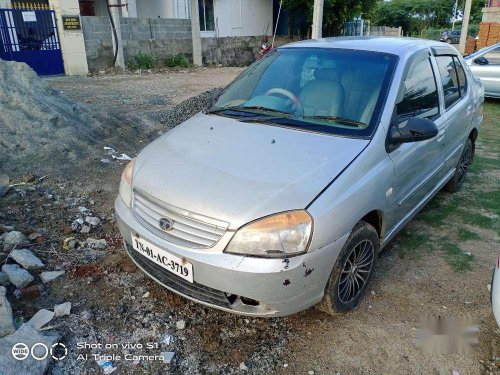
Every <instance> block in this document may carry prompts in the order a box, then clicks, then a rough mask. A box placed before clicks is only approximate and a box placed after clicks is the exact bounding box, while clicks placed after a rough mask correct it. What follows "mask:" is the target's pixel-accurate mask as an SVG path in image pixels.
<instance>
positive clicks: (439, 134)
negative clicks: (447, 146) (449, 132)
mask: <svg viewBox="0 0 500 375" xmlns="http://www.w3.org/2000/svg"><path fill="white" fill-rule="evenodd" d="M445 134H446V129H441V130H439V133H438V135H437V140H438V142H441V141H442V140H443V139H444V135H445Z"/></svg>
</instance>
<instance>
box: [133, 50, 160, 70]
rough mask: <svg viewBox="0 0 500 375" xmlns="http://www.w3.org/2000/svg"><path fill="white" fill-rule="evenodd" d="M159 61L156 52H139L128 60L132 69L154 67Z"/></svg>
mask: <svg viewBox="0 0 500 375" xmlns="http://www.w3.org/2000/svg"><path fill="white" fill-rule="evenodd" d="M157 63H158V58H157V57H156V55H155V54H154V53H142V52H139V53H138V54H137V55H135V56H134V57H132V59H131V60H130V61H129V62H128V68H129V69H130V70H137V69H144V70H146V69H153V68H155V67H156V65H157Z"/></svg>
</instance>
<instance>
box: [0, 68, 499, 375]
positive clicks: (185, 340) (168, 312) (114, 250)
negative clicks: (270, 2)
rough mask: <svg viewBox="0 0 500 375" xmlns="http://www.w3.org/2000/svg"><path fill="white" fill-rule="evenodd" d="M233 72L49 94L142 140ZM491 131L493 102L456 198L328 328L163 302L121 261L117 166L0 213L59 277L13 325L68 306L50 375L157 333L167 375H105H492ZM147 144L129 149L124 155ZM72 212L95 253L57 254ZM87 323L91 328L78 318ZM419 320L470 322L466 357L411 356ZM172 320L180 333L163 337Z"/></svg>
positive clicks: (425, 221) (421, 224) (122, 368)
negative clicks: (119, 121)
mask: <svg viewBox="0 0 500 375" xmlns="http://www.w3.org/2000/svg"><path fill="white" fill-rule="evenodd" d="M240 71H241V69H239V68H211V69H198V70H186V71H167V72H163V73H154V74H143V75H104V76H97V77H84V78H73V77H60V78H51V79H50V80H49V83H50V84H51V85H52V86H53V87H54V88H55V89H57V90H59V91H62V92H63V93H64V94H66V95H67V96H69V97H70V98H72V99H74V100H76V101H78V102H80V103H83V104H85V105H86V106H88V107H90V108H92V109H95V110H96V111H105V112H108V113H110V114H113V113H120V114H122V115H123V114H124V115H125V116H126V117H127V118H128V119H129V120H130V121H131V122H134V123H136V124H140V126H143V127H144V129H145V132H147V133H148V134H151V132H153V133H161V132H163V131H167V130H168V129H165V127H164V126H163V125H162V124H161V123H160V122H158V121H157V119H158V117H157V114H158V113H159V112H162V111H165V110H166V109H169V108H172V107H173V106H174V105H176V104H178V103H180V102H181V101H183V100H185V99H187V98H189V97H191V96H193V95H196V94H199V93H201V92H203V91H205V90H207V89H211V88H214V87H219V86H223V85H225V84H227V83H228V82H230V81H231V80H232V79H233V78H234V77H235V76H236V75H237V74H238V73H239V72H240ZM499 119H500V102H498V101H487V103H486V105H485V123H484V126H483V129H482V131H481V132H480V136H479V140H478V146H477V150H476V152H477V153H476V159H475V164H474V166H473V168H472V170H471V171H470V174H469V175H468V177H467V179H466V183H465V186H464V188H463V190H462V191H461V192H459V193H457V194H455V195H453V196H451V195H449V194H446V193H440V194H439V195H438V196H437V197H436V198H434V199H433V201H432V202H431V203H430V204H429V205H428V206H427V207H426V208H425V209H424V210H423V211H422V212H421V213H420V214H419V215H418V216H417V217H416V218H415V219H414V220H412V221H411V222H410V224H409V225H408V226H407V227H406V228H405V229H404V231H403V232H402V233H400V234H399V235H398V236H397V237H396V239H395V240H394V241H392V243H391V244H390V245H389V246H388V248H386V249H385V250H384V252H383V253H382V254H381V256H380V258H379V259H378V264H377V266H376V272H375V275H374V278H373V281H372V283H371V285H370V287H369V290H368V293H367V295H366V296H365V298H364V300H363V302H362V303H361V304H360V306H359V307H358V308H357V309H356V310H355V311H353V312H350V313H348V314H345V315H342V316H338V317H330V316H328V315H325V314H323V313H321V312H319V311H317V310H315V309H314V308H312V309H309V310H307V311H305V312H302V313H300V314H296V315H294V316H290V317H287V318H281V319H269V320H265V319H245V318H241V317H238V316H234V315H232V314H227V313H222V312H219V311H216V310H213V309H210V308H205V307H202V306H200V305H197V304H194V303H191V302H187V301H185V300H184V299H182V298H179V297H177V296H175V295H174V294H172V293H169V292H166V291H164V290H163V289H162V288H160V287H158V286H157V285H155V284H154V283H153V282H151V281H150V280H148V279H147V278H145V277H144V276H143V275H142V274H141V273H140V272H139V271H136V269H135V267H134V266H133V265H132V264H131V263H130V261H128V260H127V259H126V258H124V254H123V252H122V251H121V243H120V238H119V234H118V231H117V229H116V227H115V224H114V218H113V200H114V198H115V196H116V194H117V191H118V182H119V175H120V172H121V169H122V168H123V165H124V164H123V163H120V162H112V163H109V164H105V163H102V165H100V166H99V167H98V168H96V169H94V170H86V169H82V170H80V171H76V172H75V175H74V176H72V178H71V179H70V180H65V179H64V178H58V179H57V180H55V181H51V180H50V178H49V179H47V180H44V181H42V182H41V183H39V184H37V185H36V186H35V187H33V188H24V187H20V188H19V190H15V191H14V192H11V193H9V195H7V196H6V197H5V198H4V201H3V202H1V201H0V224H2V223H4V224H9V225H14V226H16V227H17V228H19V230H22V231H25V232H30V231H33V230H37V231H39V232H43V231H45V232H44V236H46V237H47V243H46V244H45V245H44V246H40V247H39V248H38V247H34V252H36V254H37V255H39V256H40V257H41V258H42V260H44V261H45V262H46V263H47V264H48V265H49V266H52V267H54V268H56V267H58V268H61V267H62V268H64V269H66V270H67V276H66V278H65V279H63V280H60V281H57V282H56V283H55V284H53V285H51V287H50V290H48V291H46V292H45V293H44V295H43V298H39V299H38V300H36V301H35V302H33V301H24V300H23V299H20V300H19V301H14V302H13V308H14V310H15V315H16V316H24V317H26V318H29V316H30V314H33V313H34V312H36V310H37V309H38V308H50V306H52V305H53V304H54V303H60V302H64V301H66V300H70V301H73V303H74V308H73V310H74V312H72V315H71V316H70V317H67V318H66V319H61V318H60V321H56V323H57V324H59V325H60V326H59V328H58V329H59V330H61V331H62V332H63V335H64V338H65V340H66V341H65V342H66V343H67V344H68V346H69V347H70V348H73V351H71V352H70V358H69V359H68V360H67V361H66V362H64V361H60V362H59V363H56V364H53V365H52V366H51V368H50V370H49V371H50V373H52V374H66V373H72V374H90V373H101V371H100V370H99V368H98V365H97V364H96V363H95V361H92V360H88V361H86V362H81V361H78V360H77V359H76V354H79V352H78V351H77V350H74V348H75V347H76V344H77V343H78V342H82V341H92V342H113V341H117V340H118V341H120V342H143V343H144V342H148V341H155V342H159V341H161V340H162V338H163V336H164V335H165V334H166V333H168V334H171V335H172V336H173V337H174V339H175V341H174V343H173V344H171V345H170V346H169V345H164V344H162V345H163V346H162V348H163V350H173V351H175V353H176V357H175V358H176V359H175V360H174V362H173V364H172V365H170V366H167V365H163V364H161V365H157V364H154V363H150V362H148V361H140V362H139V363H118V362H116V361H115V362H114V363H115V364H116V365H117V367H118V371H117V372H116V373H120V374H121V373H123V374H132V373H134V374H135V373H137V374H142V373H155V374H156V373H166V371H168V373H200V374H204V373H221V374H222V373H223V374H230V373H240V372H242V370H241V367H240V364H241V363H244V364H245V366H246V367H248V372H249V373H255V374H264V373H279V374H308V373H309V374H312V373H313V372H314V374H438V375H441V374H451V373H452V370H457V371H458V372H459V373H460V374H462V375H466V374H491V373H493V374H500V330H499V329H498V326H497V325H496V323H495V321H494V318H493V316H492V314H491V309H490V304H489V292H488V284H489V283H490V279H491V271H492V268H493V265H494V262H495V259H496V255H497V254H498V247H499V243H500V224H499V222H500V207H499V202H500V192H499V182H500V181H499V180H500V172H499V171H500V161H499V159H500V128H499V127H500V121H499ZM148 140H149V137H144V138H142V137H138V138H137V139H131V140H130V150H132V151H131V152H134V151H135V152H137V151H139V150H140V149H141V148H142V147H143V146H144V145H145V143H146V142H147V141H148ZM96 153H97V154H99V155H100V154H101V153H102V154H103V155H104V152H103V151H102V150H96ZM132 156H133V155H132ZM99 157H100V156H99ZM27 172H31V173H35V174H36V171H29V170H28V171H27ZM23 194H24V195H23ZM0 199H2V198H0ZM81 206H84V207H87V208H89V209H90V210H91V211H92V213H93V214H94V215H96V216H99V217H100V218H101V222H102V223H101V225H100V226H99V227H98V228H95V229H93V230H92V232H91V233H90V234H89V236H92V237H95V238H105V239H106V240H107V241H108V248H107V249H106V250H95V249H93V250H92V249H91V250H89V249H86V248H85V249H83V248H82V249H76V250H73V251H65V250H62V248H61V242H62V240H63V239H64V238H65V237H68V236H70V235H71V236H75V237H77V238H78V239H79V240H82V241H84V240H85V236H82V235H80V234H78V233H76V234H75V233H72V231H71V229H70V226H71V223H72V221H73V220H74V219H75V218H77V217H78V216H79V212H78V210H79V207H81ZM2 212H3V213H4V214H3V217H2V215H1V214H2ZM42 229H43V230H42ZM89 265H90V266H89ZM86 267H90V268H86ZM86 311H90V312H91V314H92V316H93V317H92V318H91V319H84V318H82V316H84V315H82V314H83V313H84V312H86ZM426 316H427V317H428V316H435V317H437V316H443V317H469V318H471V319H472V320H473V322H474V323H475V324H477V326H478V328H479V344H478V345H477V346H476V347H475V348H474V349H473V350H472V351H471V352H468V353H452V354H447V353H435V352H433V353H425V354H424V353H423V352H421V351H419V350H418V349H417V348H416V345H415V337H416V332H418V331H417V327H418V324H419V319H420V318H422V317H426ZM179 320H184V321H185V322H186V329H183V330H178V329H176V323H177V322H178V321H179ZM88 352H92V351H91V350H90V351H88ZM110 352H112V351H110Z"/></svg>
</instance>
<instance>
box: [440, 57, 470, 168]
mask: <svg viewBox="0 0 500 375" xmlns="http://www.w3.org/2000/svg"><path fill="white" fill-rule="evenodd" d="M435 59H436V64H437V66H438V71H439V77H440V79H439V81H440V83H441V87H442V90H443V96H444V112H443V113H442V116H441V117H442V121H443V126H444V132H445V139H444V142H443V147H444V159H445V166H446V168H447V170H448V171H450V170H451V169H453V168H454V167H455V166H456V164H457V162H458V159H459V157H460V154H461V152H462V148H463V145H464V142H465V139H466V138H467V135H468V131H469V124H470V122H471V119H472V113H473V100H472V99H471V95H472V94H471V90H469V89H468V85H469V83H468V81H467V78H466V75H465V72H464V69H463V67H462V64H461V62H460V60H459V59H458V57H457V56H456V55H437V56H435Z"/></svg>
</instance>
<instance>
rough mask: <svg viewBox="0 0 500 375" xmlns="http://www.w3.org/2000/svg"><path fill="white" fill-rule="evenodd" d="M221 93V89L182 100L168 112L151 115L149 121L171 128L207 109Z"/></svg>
mask: <svg viewBox="0 0 500 375" xmlns="http://www.w3.org/2000/svg"><path fill="white" fill-rule="evenodd" d="M221 91H222V89H221V88H216V89H212V90H209V91H205V92H204V93H201V94H200V95H197V96H193V97H192V98H189V99H186V100H184V101H183V102H182V103H180V104H179V105H177V106H175V107H174V108H172V109H170V110H167V111H161V112H154V113H152V114H151V115H150V116H151V119H152V120H154V121H157V122H159V123H160V124H163V125H166V126H167V127H168V128H173V127H175V126H177V125H179V124H180V123H182V122H184V121H186V120H188V119H189V118H190V117H192V116H194V115H195V114H197V113H198V112H201V111H203V110H205V109H207V108H209V107H210V106H211V105H212V103H213V102H214V100H215V98H216V97H217V96H218V95H219V94H220V92H221Z"/></svg>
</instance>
